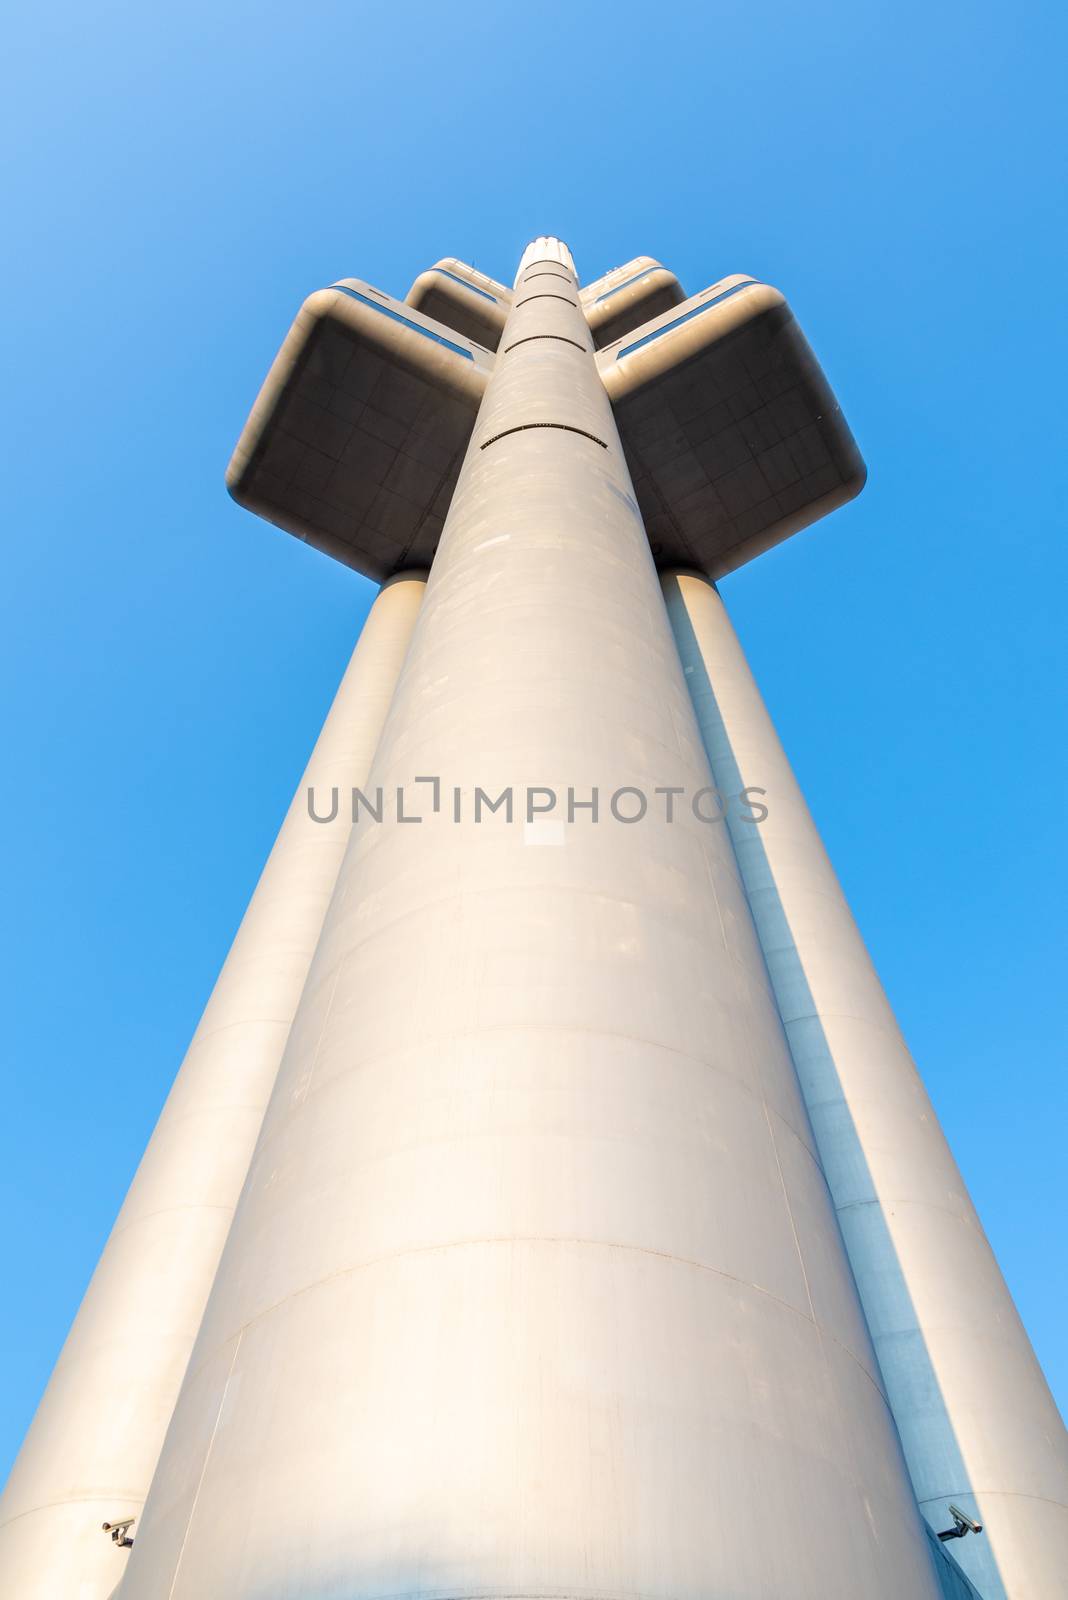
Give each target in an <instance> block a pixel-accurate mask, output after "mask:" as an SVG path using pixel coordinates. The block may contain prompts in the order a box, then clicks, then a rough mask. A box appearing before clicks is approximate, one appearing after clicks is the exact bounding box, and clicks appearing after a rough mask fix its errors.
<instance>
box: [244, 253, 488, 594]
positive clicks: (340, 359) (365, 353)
mask: <svg viewBox="0 0 1068 1600" xmlns="http://www.w3.org/2000/svg"><path fill="white" fill-rule="evenodd" d="M492 361H493V358H492V356H491V355H489V354H488V353H487V352H486V351H484V350H480V349H478V348H477V347H475V346H474V345H473V344H472V342H471V341H470V340H467V339H464V338H463V336H462V335H460V334H458V333H456V332H455V331H454V330H453V329H451V328H447V327H443V326H442V325H441V324H440V323H437V322H434V321H433V320H432V319H431V318H429V317H427V316H424V315H423V314H422V313H421V312H419V311H417V310H415V309H413V308H411V307H409V306H406V305H404V304H403V303H401V302H399V301H396V300H393V299H391V298H390V297H389V296H388V295H384V294H382V293H381V292H380V291H379V290H376V289H372V288H371V286H370V285H368V284H364V283H361V282H360V281H359V280H358V279H354V278H349V279H346V280H344V282H342V283H339V284H337V285H335V286H333V287H332V288H330V289H322V290H319V291H318V292H317V293H316V294H313V295H311V296H310V297H309V298H308V299H307V300H306V301H305V303H304V305H303V307H302V308H301V311H300V312H299V314H298V316H297V318H296V321H295V322H294V324H293V327H292V328H291V330H290V332H289V334H288V336H287V338H286V340H285V342H284V344H283V345H282V349H281V351H280V352H279V354H278V356H277V358H276V360H275V362H274V364H273V366H272V367H271V370H270V372H269V373H268V376H267V379H266V381H265V383H264V385H263V388H262V389H261V391H260V394H259V397H258V398H257V400H256V403H255V405H254V407H253V409H252V413H251V415H250V417H249V420H248V422H247V423H246V425H245V428H244V431H243V433H242V435H241V438H240V439H239V441H238V444H237V447H236V449H235V450H234V454H233V458H232V460H231V462H230V467H229V470H228V472H227V480H226V481H227V487H228V488H229V490H230V493H231V494H232V495H233V497H234V499H235V500H236V501H237V502H238V504H239V505H242V506H245V507H246V508H247V509H248V510H250V511H254V512H255V513H256V514H257V515H259V516H261V517H264V518H265V519H266V520H267V521H268V522H273V523H274V524H275V525H276V526H278V527H280V528H284V529H285V530H286V531H287V532H288V533H293V534H295V535H296V536H297V537H298V538H300V539H304V540H305V541H306V542H307V543H308V544H311V545H314V546H315V547H316V549H319V550H322V551H323V552H324V553H325V554H327V555H330V556H333V557H335V558H336V559H337V560H339V561H342V562H344V563H345V565H346V566H350V567H354V568H355V570H356V571H357V572H362V573H363V574H364V576H365V577H368V578H373V579H375V580H376V581H378V582H382V581H384V580H385V579H386V578H388V577H390V576H392V575H393V574H394V573H396V572H400V571H403V570H409V569H412V568H416V567H424V566H429V564H430V561H431V558H432V557H433V554H434V550H435V549H436V547H437V542H438V537H439V535H440V533H441V529H442V527H443V525H444V521H445V513H446V511H447V510H448V506H449V501H450V500H451V498H452V491H453V488H454V487H455V483H456V476H457V473H458V472H459V469H460V462H461V461H462V459H463V452H464V449H465V447H466V445H467V441H468V439H469V438H470V436H471V428H472V426H473V423H474V419H475V414H476V412H477V410H478V405H479V402H480V400H481V397H482V393H483V390H484V388H485V383H486V377H487V374H488V371H489V369H490V367H491V366H492Z"/></svg>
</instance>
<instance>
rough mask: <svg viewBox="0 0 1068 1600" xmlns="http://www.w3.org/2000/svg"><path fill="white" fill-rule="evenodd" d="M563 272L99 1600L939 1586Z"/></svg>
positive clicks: (512, 370) (544, 298)
mask: <svg viewBox="0 0 1068 1600" xmlns="http://www.w3.org/2000/svg"><path fill="white" fill-rule="evenodd" d="M546 262H547V263H549V264H550V265H551V266H552V267H553V270H552V271H547V270H546V267H545V265H544V263H546ZM576 287H577V286H576V281H575V277H574V272H573V267H572V264H571V261H570V257H569V255H567V253H566V250H565V249H564V248H563V247H561V246H559V245H558V244H557V243H556V241H544V248H542V249H541V250H539V249H533V250H531V251H528V252H527V254H526V256H525V257H524V262H523V270H522V272H521V273H520V278H519V282H518V284H517V288H516V294H515V303H514V307H513V309H512V311H511V312H510V315H509V319H508V323H507V326H506V328H505V332H504V336H503V338H502V341H501V347H500V353H499V355H498V358H497V365H496V369H495V372H494V375H493V377H492V378H491V381H490V385H489V389H488V391H487V395H486V399H485V401H484V403H483V406H482V410H481V412H480V415H479V419H478V422H477V423H476V427H475V433H474V436H473V438H472V442H471V445H470V448H469V451H468V456H467V460H466V463H465V466H464V469H463V472H462V474H461V477H460V481H459V485H458V487H457V490H456V494H455V497H454V500H453V504H452V509H451V511H450V514H449V518H448V521H447V524H446V527H445V531H444V533H443V536H442V542H441V546H440V549H439V551H438V554H437V556H436V558H435V562H434V566H433V570H432V573H431V578H430V583H429V586H428V590H427V598H426V602H425V605H424V607H423V610H422V612H421V614H420V618H419V622H418V624H417V626H416V631H415V635H414V637H413V640H412V648H411V651H410V653H409V657H408V663H407V667H406V669H405V674H404V677H403V679H402V681H401V684H400V687H399V690H398V693H397V696H396V698H395V700H394V703H393V706H392V707H391V710H390V714H389V718H388V721H387V724H386V728H385V730H384V732H383V736H382V741H381V743H380V746H379V749H378V753H377V755H376V757H375V761H374V765H373V769H372V774H371V778H370V783H369V787H370V788H371V789H372V790H374V789H376V788H377V787H378V786H381V788H382V790H383V802H384V806H385V813H384V819H383V821H382V822H381V823H377V822H375V821H373V820H372V819H370V818H368V817H366V816H365V817H364V818H363V819H362V820H361V821H360V822H359V823H358V824H357V825H356V827H355V828H354V830H353V836H352V838H351V840H350V843H349V848H348V851H347V854H346V858H345V861H344V864H343V866H342V869H341V873H340V875H339V878H338V884H337V889H336V891H335V895H334V899H333V902H332V904H331V907H330V910H329V912H328V914H327V919H326V923H325V925H324V931H323V936H322V939H321V941H320V945H319V948H318V950H317V952H316V955H315V959H314V962H313V965H312V970H311V973H310V975H309V980H308V985H307V987H306V989H305V993H304V997H303V999H302V1002H301V1006H300V1010H299V1012H298V1015H297V1018H296V1021H295V1023H294V1027H293V1031H292V1034H291V1036H290V1040H289V1044H288V1047H287V1050H286V1055H285V1058H284V1061H283V1064H282V1068H281V1070H280V1073H279V1078H278V1082H277V1084H276V1087H275V1092H274V1095H273V1096H272V1100H271V1104H270V1107H269V1109H268V1112H267V1115H266V1118H265V1120H264V1126H263V1129H262V1132H261V1135H260V1139H259V1143H258V1146H257V1150H256V1153H255V1155H254V1157H253V1161H252V1165H251V1167H250V1171H249V1178H248V1182H247V1184H246V1188H245V1191H244V1194H243V1196H242V1199H241V1202H240V1205H239V1208H238V1213H237V1216H236V1218H235V1223H234V1228H233V1231H232V1233H231V1236H230V1239H229V1240H228V1243H227V1246H226V1251H225V1254H224V1257H223V1261H222V1263H221V1266H220V1270H219V1274H218V1276H217V1279H216V1283H215V1287H214V1289H213V1292H212V1295H211V1300H210V1303H209V1307H208V1310H207V1312H206V1315H205V1319H204V1324H203V1326H202V1328H201V1332H200V1335H199V1338H198V1342H197V1346H196V1349H195V1351H194V1354H193V1357H192V1359H191V1361H190V1366H189V1371H188V1374H187V1377H186V1380H185V1383H184V1386H183V1389H182V1394H181V1397H180V1399H179V1402H178V1405H177V1407H176V1411H175V1416H174V1421H173V1424H172V1427H171V1430H170V1433H169V1435H168V1439H167V1443H166V1445H165V1448H164V1451H163V1455H162V1458H161V1462H160V1468H159V1471H158V1473H157V1476H156V1479H155V1481H154V1484H153V1488H152V1493H151V1495H150V1498H149V1502H148V1505H147V1506H146V1510H145V1515H144V1518H143V1521H142V1524H141V1531H140V1534H139V1537H138V1540H137V1543H136V1544H135V1547H134V1550H133V1552H132V1558H131V1564H130V1568H129V1573H128V1577H127V1581H126V1585H125V1586H124V1589H123V1600H164V1597H166V1600H203V1597H204V1596H207V1595H219V1596H222V1595H225V1596H226V1597H227V1600H254V1597H255V1600H267V1597H271V1600H282V1597H297V1596H300V1597H304V1600H313V1597H314V1600H326V1597H327V1596H337V1597H338V1600H341V1597H346V1600H349V1597H352V1596H360V1597H361V1600H372V1597H376V1596H377V1597H382V1600H384V1597H386V1596H393V1597H395V1596H398V1595H403V1596H407V1597H414V1596H427V1597H429V1596H450V1597H456V1596H481V1597H486V1600H491V1597H502V1600H503V1597H505V1596H529V1597H535V1596H559V1597H569V1600H578V1597H590V1600H593V1597H595V1596H596V1597H598V1600H608V1597H616V1596H619V1597H622V1596H631V1597H633V1596H645V1597H663V1600H669V1597H670V1600H710V1597H712V1596H728V1595H729V1596H731V1597H732V1600H756V1597H757V1596H760V1597H763V1600H766V1597H767V1596H769V1595H774V1596H776V1600H802V1597H803V1600H830V1597H842V1600H846V1597H848V1600H854V1597H857V1596H861V1595H863V1596H864V1597H865V1600H900V1597H901V1596H903V1595H908V1596H909V1597H910V1600H932V1597H933V1595H934V1592H935V1591H934V1587H933V1577H932V1572H931V1567H930V1564H929V1558H928V1554H927V1549H926V1543H925V1540H924V1536H923V1533H922V1530H921V1526H920V1521H919V1517H918V1515H917V1513H916V1509H915V1505H914V1502H913V1499H912V1494H911V1491H910V1489H909V1485H908V1480H907V1476H906V1473H905V1469H904V1463H903V1461H902V1459H901V1455H900V1447H899V1444H898V1440H897V1436H896V1433H895V1431H894V1428H893V1424H892V1421H891V1419H890V1415H889V1411H888V1409H887V1406H886V1401H885V1397H884V1395H883V1393H882V1390H881V1387H880V1383H879V1378H878V1372H877V1368H876V1364H875V1360H874V1355H873V1352H872V1350H871V1347H870V1343H869V1340H868V1336H867V1332H866V1330H865V1327H864V1321H863V1317H862V1314H861V1312H860V1307H859V1304H858V1302H857V1299H856V1292H855V1288H854V1285H853V1282H852V1278H851V1276H850V1273H849V1269H848V1264H847V1262H846V1260H845V1255H844V1251H843V1248H842V1243H841V1239H840V1236H839V1233H838V1229H837V1226H836V1224H835V1221H834V1216H833V1211H832V1208H831V1205H830V1200H829V1197H828V1194H827V1190H826V1185H825V1183H824V1180H823V1176H822V1173H821V1171H820V1168H819V1165H818V1162H817V1160H816V1157H815V1154H814V1147H813V1143H812V1134H811V1130H810V1128H809V1125H808V1122H807V1118H806V1116H805V1112H804V1108H803V1105H802V1102H801V1097H800V1092H799V1090H798V1086H797V1082H796V1078H795V1075H794V1071H793V1067H792V1065H791V1062H790V1058H789V1052H788V1050H787V1047H786V1041H785V1038H784V1036H783V1033H782V1028H781V1025H780V1023H779V1020H778V1016H777V1014H776V1011H775V1006H774V1000H773V997H772V995H771V991H770V988H769V985H768V981H767V975H766V973H765V970H764V965H763V961H762V959H761V956H760V950H759V946H758V944H757V940H756V936H755V933H754V930H753V926H752V921H751V919H750V916H749V913H748V910H747V908H746V904H745V898H744V893H743V890H742V887H741V883H740V881H739V878H738V874H737V868H736V866H735V863H734V859H733V855H732V852H731V848H730V842H729V840H728V838H727V835H726V833H725V830H724V829H723V827H722V826H721V825H719V824H717V823H716V822H714V821H711V822H703V821H701V820H699V819H698V817H697V815H696V814H695V811H694V808H693V802H694V799H695V798H696V799H697V801H698V805H699V806H700V803H701V794H700V791H702V790H703V789H706V788H707V785H708V784H709V783H710V778H711V775H710V772H709V768H708V763H707V759H706V757H705V754H704V750H703V748H702V745H701V740H700V735H699V732H698V729H697V726H696V722H695V718H694V713H693V708H692V706H691V704H690V700H689V697H688V695H687V692H686V684H685V680H684V678H683V675H682V671H681V668H680V665H679V661H678V655H677V652H676V649H675V644H674V640H673V638H672V634H671V630H670V627H669V624H668V620H667V616H666V614H665V610H664V605H663V600H662V598H661V594H660V589H659V586H658V582H657V577H656V572H655V569H654V566H653V562H652V558H651V555H650V552H649V547H648V543H647V540H646V537H645V533H644V530H643V528H642V524H641V520H640V517H639V515H638V511H637V507H636V505H635V502H634V499H633V494H632V490H631V486H630V483H629V479H628V475H627V470H626V466H625V463H624V458H623V453H622V450H621V448H620V444H619V439H618V435H617V433H616V429H615V424H614V420H613V417H612V413H611V409H610V407H609V404H608V402H607V398H606V396H605V393H604V389H603V387H602V385H601V383H600V381H599V379H598V376H597V371H596V367H595V364H594V358H593V354H592V340H591V338H590V335H589V332H588V329H587V327H586V324H585V321H584V319H583V316H582V313H581V310H580V309H579V307H578V305H577V303H576V301H577V295H576ZM434 779H437V780H438V783H439V787H438V804H439V809H438V810H437V811H435V810H434V784H433V782H432V781H430V780H434ZM480 789H481V790H482V791H484V793H485V795H487V796H488V797H489V798H490V799H491V800H492V801H493V802H495V803H497V804H498V809H497V810H496V811H494V812H492V813H491V812H489V811H488V810H487V808H486V806H485V802H483V813H482V820H481V821H476V820H475V806H476V803H478V791H479V790H480ZM509 789H510V790H511V793H512V807H513V809H512V815H511V818H509V815H508V811H507V803H506V800H505V799H502V798H501V797H502V794H504V793H506V791H508V790H509ZM569 789H571V790H572V791H573V800H574V801H575V802H577V803H578V805H574V806H572V815H573V820H571V821H569V820H568V811H569V807H568V791H569ZM593 789H597V790H598V791H599V793H598V804H599V816H598V818H597V820H596V821H594V819H593V817H592V814H591V812H590V811H589V810H588V809H578V806H587V805H588V803H589V802H590V801H591V799H592V793H591V791H592V790H593ZM666 789H670V790H673V791H676V792H675V793H674V794H673V795H672V796H671V797H670V798H671V799H672V802H673V808H674V810H675V820H674V821H673V822H669V821H667V820H666V812H667V799H668V797H667V796H666V795H665V793H664V791H665V790H666ZM398 791H400V799H401V801H402V803H403V807H404V812H403V814H404V815H405V816H409V817H411V816H421V817H422V821H419V822H414V823H412V822H403V821H401V820H400V819H399V815H398V809H397V795H398ZM528 791H529V793H528ZM553 795H555V804H551V799H552V796H553ZM457 797H458V798H457ZM613 798H614V799H615V813H617V814H618V815H617V814H614V813H613V805H612V802H613ZM528 801H530V802H532V810H533V811H534V813H535V814H534V815H533V816H532V820H530V821H528V820H527V816H528ZM457 807H458V813H459V816H460V820H459V821H457V820H455V819H456V816H457V809H456V808H457ZM643 808H644V810H645V815H644V817H642V818H641V820H634V821H624V820H620V818H623V817H626V818H635V817H638V816H639V815H640V813H641V812H642V810H643ZM539 813H540V814H539Z"/></svg>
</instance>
